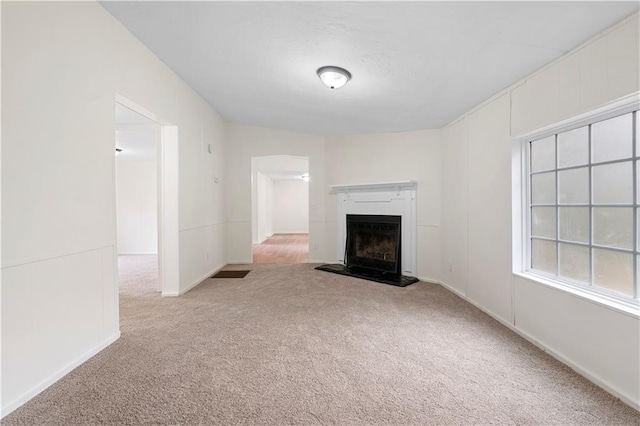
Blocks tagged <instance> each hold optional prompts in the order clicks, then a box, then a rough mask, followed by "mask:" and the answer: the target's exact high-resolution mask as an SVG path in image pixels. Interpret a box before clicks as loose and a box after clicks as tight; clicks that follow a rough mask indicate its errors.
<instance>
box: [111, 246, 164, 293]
mask: <svg viewBox="0 0 640 426" xmlns="http://www.w3.org/2000/svg"><path fill="white" fill-rule="evenodd" d="M118 286H119V291H120V295H121V296H122V295H141V294H145V293H160V287H159V286H158V255H157V254H127V255H122V254H121V255H119V256H118Z"/></svg>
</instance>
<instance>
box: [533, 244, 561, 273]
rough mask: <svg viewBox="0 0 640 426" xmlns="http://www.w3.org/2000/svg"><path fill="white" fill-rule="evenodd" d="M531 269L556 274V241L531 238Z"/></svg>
mask: <svg viewBox="0 0 640 426" xmlns="http://www.w3.org/2000/svg"><path fill="white" fill-rule="evenodd" d="M531 269H537V270H538V271H544V272H548V273H550V274H553V275H556V271H557V258H556V243H554V242H553V241H545V240H536V239H533V240H531Z"/></svg>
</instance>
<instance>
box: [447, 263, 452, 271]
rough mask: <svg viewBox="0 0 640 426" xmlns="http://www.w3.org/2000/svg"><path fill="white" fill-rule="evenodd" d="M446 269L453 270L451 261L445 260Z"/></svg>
mask: <svg viewBox="0 0 640 426" xmlns="http://www.w3.org/2000/svg"><path fill="white" fill-rule="evenodd" d="M447 271H449V272H453V264H452V263H451V261H448V262H447Z"/></svg>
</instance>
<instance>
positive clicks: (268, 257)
mask: <svg viewBox="0 0 640 426" xmlns="http://www.w3.org/2000/svg"><path fill="white" fill-rule="evenodd" d="M307 262H309V234H273V235H272V236H271V237H269V238H267V239H266V240H265V241H264V242H263V243H262V244H254V245H253V263H307Z"/></svg>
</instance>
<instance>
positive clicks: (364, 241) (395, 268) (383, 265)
mask: <svg viewBox="0 0 640 426" xmlns="http://www.w3.org/2000/svg"><path fill="white" fill-rule="evenodd" d="M346 225H347V227H346V234H347V235H346V244H345V256H344V262H345V264H344V265H340V264H337V265H336V264H328V265H321V266H318V267H316V269H319V270H322V271H327V272H334V273H337V274H341V275H349V276H354V277H358V278H364V279H368V280H372V281H377V282H381V283H385V284H392V285H396V286H401V287H404V286H407V285H409V284H412V283H414V282H417V281H418V280H417V279H416V278H413V277H406V276H403V275H402V255H401V254H402V253H401V250H402V241H401V238H402V232H401V231H402V217H401V216H391V215H352V214H348V215H347V223H346Z"/></svg>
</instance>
